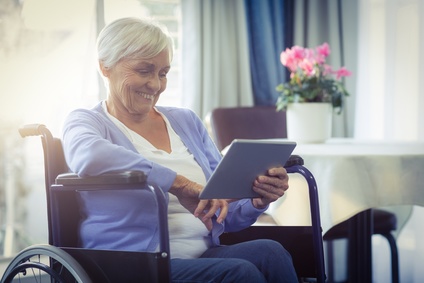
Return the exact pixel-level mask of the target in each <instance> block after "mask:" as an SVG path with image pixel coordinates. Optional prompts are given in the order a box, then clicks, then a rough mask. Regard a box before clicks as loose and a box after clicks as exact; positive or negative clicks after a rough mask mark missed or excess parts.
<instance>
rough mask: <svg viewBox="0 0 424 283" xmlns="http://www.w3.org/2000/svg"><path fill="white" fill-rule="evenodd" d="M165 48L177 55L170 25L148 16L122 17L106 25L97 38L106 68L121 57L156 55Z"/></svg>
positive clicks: (98, 50) (99, 55)
mask: <svg viewBox="0 0 424 283" xmlns="http://www.w3.org/2000/svg"><path fill="white" fill-rule="evenodd" d="M165 48H168V50H169V58H170V60H172V57H173V40H172V38H171V36H170V35H169V33H168V31H167V29H166V27H164V26H162V25H160V24H159V23H157V22H154V21H152V20H147V19H138V18H122V19H118V20H115V21H114V22H112V23H110V24H109V25H107V26H106V27H104V28H103V29H102V31H101V32H100V34H99V36H98V38H97V55H98V60H99V62H100V63H102V64H103V66H104V67H106V68H111V67H113V66H114V65H115V64H116V63H118V62H119V61H120V60H121V59H123V58H127V59H133V58H146V59H149V58H153V57H155V56H156V55H158V54H159V53H160V52H162V51H163V50H164V49H165Z"/></svg>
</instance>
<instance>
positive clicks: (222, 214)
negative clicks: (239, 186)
mask: <svg viewBox="0 0 424 283" xmlns="http://www.w3.org/2000/svg"><path fill="white" fill-rule="evenodd" d="M227 214H228V203H227V202H225V205H224V206H221V210H220V212H219V215H218V219H217V220H216V221H217V222H218V223H219V224H221V223H222V222H224V220H225V218H226V217H227Z"/></svg>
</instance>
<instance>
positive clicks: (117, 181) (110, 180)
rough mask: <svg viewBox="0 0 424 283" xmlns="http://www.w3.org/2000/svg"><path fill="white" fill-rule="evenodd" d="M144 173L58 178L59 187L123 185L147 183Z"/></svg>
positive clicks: (131, 172) (60, 176)
mask: <svg viewBox="0 0 424 283" xmlns="http://www.w3.org/2000/svg"><path fill="white" fill-rule="evenodd" d="M146 179H147V178H146V175H145V174H144V172H143V171H113V172H108V173H104V174H101V175H98V176H87V177H79V176H78V175H77V174H75V173H64V174H60V175H58V176H57V177H56V181H55V184H57V185H106V184H108V185H111V184H114V185H122V184H143V183H145V182H146Z"/></svg>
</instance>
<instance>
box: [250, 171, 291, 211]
mask: <svg viewBox="0 0 424 283" xmlns="http://www.w3.org/2000/svg"><path fill="white" fill-rule="evenodd" d="M288 188H289V176H288V175H287V171H286V169H285V168H284V167H274V168H271V169H269V170H268V171H267V174H266V175H261V176H258V177H257V178H256V180H255V181H254V182H253V190H254V191H255V192H257V193H258V194H259V195H260V196H261V197H260V198H254V199H252V203H253V205H254V206H255V207H256V208H259V209H262V208H265V207H266V206H267V205H268V204H270V203H271V202H274V201H276V200H277V199H279V198H280V197H282V196H283V195H284V193H285V191H286V190H287V189H288Z"/></svg>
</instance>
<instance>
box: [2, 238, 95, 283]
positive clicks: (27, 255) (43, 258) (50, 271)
mask: <svg viewBox="0 0 424 283" xmlns="http://www.w3.org/2000/svg"><path fill="white" fill-rule="evenodd" d="M9 282H37V283H40V282H63V283H68V282H79V283H91V279H90V278H89V277H88V275H87V273H86V272H85V270H84V269H83V268H82V267H81V265H80V264H79V263H78V262H77V261H76V260H75V259H74V258H73V257H72V256H71V255H69V254H68V253H67V252H65V251H63V250H61V249H60V248H57V247H55V246H50V245H35V246H31V247H28V248H26V249H24V250H23V251H21V252H20V253H19V254H18V255H17V256H16V257H15V258H14V259H13V260H12V262H11V263H10V264H9V266H8V267H7V269H6V271H5V273H4V274H3V277H2V279H1V283H9Z"/></svg>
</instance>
